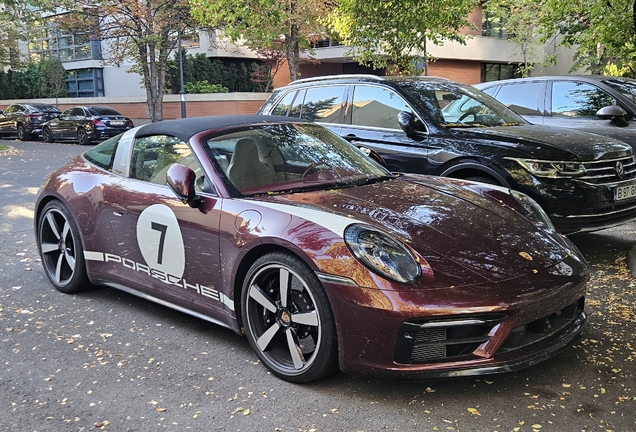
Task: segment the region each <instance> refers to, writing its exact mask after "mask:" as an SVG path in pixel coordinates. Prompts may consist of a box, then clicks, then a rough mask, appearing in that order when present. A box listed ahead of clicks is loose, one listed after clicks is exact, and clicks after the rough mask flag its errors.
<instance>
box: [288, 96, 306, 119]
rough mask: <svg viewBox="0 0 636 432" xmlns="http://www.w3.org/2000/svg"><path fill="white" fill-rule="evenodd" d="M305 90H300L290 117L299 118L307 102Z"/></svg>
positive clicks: (290, 111)
mask: <svg viewBox="0 0 636 432" xmlns="http://www.w3.org/2000/svg"><path fill="white" fill-rule="evenodd" d="M305 93H306V91H305V90H300V91H299V92H298V95H297V96H296V99H294V106H292V107H291V109H290V110H289V117H294V118H299V117H300V110H301V109H302V107H303V101H304V100H305Z"/></svg>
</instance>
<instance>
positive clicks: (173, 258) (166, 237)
mask: <svg viewBox="0 0 636 432" xmlns="http://www.w3.org/2000/svg"><path fill="white" fill-rule="evenodd" d="M137 244H138V245H139V250H140V251H141V255H142V256H143V257H144V260H145V261H146V264H147V265H148V267H150V268H151V269H154V270H159V271H162V272H164V273H166V274H169V275H171V276H174V277H177V278H181V277H183V273H184V271H185V248H184V245H183V237H182V236H181V228H180V227H179V221H178V220H177V217H176V216H175V214H174V212H173V211H172V209H170V207H168V206H167V205H164V204H154V205H151V206H150V207H148V208H146V209H144V211H142V212H141V214H140V215H139V219H138V220H137ZM166 254H168V255H167V256H166V259H165V260H164V259H163V258H164V255H166Z"/></svg>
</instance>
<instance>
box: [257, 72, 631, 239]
mask: <svg viewBox="0 0 636 432" xmlns="http://www.w3.org/2000/svg"><path fill="white" fill-rule="evenodd" d="M259 113H260V114H278V115H284V116H288V117H290V118H303V119H307V120H312V121H315V122H318V123H320V124H322V125H324V126H326V127H328V128H329V129H331V130H332V131H333V132H335V133H337V134H339V135H340V136H341V137H343V138H345V139H347V140H348V141H350V142H352V143H355V144H356V145H357V146H360V147H366V148H370V149H372V150H374V151H376V152H378V153H379V154H380V155H381V156H382V157H383V158H384V159H385V161H386V163H387V166H388V168H389V169H390V170H391V171H401V172H411V173H419V174H433V175H437V176H443V177H454V178H460V179H468V180H476V181H482V182H486V183H491V184H497V185H502V186H505V187H509V188H512V189H514V190H518V191H521V192H524V193H526V194H528V195H529V196H531V197H532V198H533V199H535V200H536V201H537V202H538V203H539V204H540V205H541V207H543V209H544V210H545V211H546V212H547V213H548V214H549V216H550V218H551V219H552V221H553V222H554V224H555V226H556V227H557V229H558V230H559V231H560V232H562V233H565V234H571V233H575V232H584V231H593V230H599V229H603V228H608V227H611V226H615V225H619V224H623V223H626V222H629V221H632V220H634V219H636V163H635V161H634V152H633V150H632V148H631V147H630V146H629V145H627V144H625V143H624V142H621V141H617V140H614V139H611V138H608V137H603V136H599V135H593V134H588V133H584V132H579V131H575V130H572V129H565V128H555V127H547V126H542V125H531V124H529V123H528V122H527V121H525V120H524V119H523V118H521V117H520V116H518V115H517V114H515V113H514V112H513V111H511V110H510V109H509V108H506V107H505V106H504V105H502V104H501V103H499V102H497V101H496V100H494V99H493V98H491V97H490V96H488V95H486V94H485V93H482V92H480V91H479V90H476V89H475V88H474V87H471V86H467V85H462V84H458V83H454V82H452V81H448V80H445V79H443V78H429V77H377V76H373V75H362V76H332V77H319V78H308V79H303V80H298V81H295V82H293V83H291V84H289V85H287V86H285V87H281V88H279V89H277V90H275V91H274V92H273V93H272V95H271V97H270V98H269V99H268V100H267V101H266V102H265V103H264V104H263V106H262V107H261V109H260V110H259Z"/></svg>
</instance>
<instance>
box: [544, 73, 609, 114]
mask: <svg viewBox="0 0 636 432" xmlns="http://www.w3.org/2000/svg"><path fill="white" fill-rule="evenodd" d="M613 104H614V98H612V97H611V96H610V95H608V94H607V93H605V92H604V91H602V90H601V89H599V88H597V87H596V86H593V85H591V84H587V83H577V82H573V81H556V82H553V83H552V115H554V116H566V117H593V118H596V111H598V110H599V109H601V108H603V107H605V106H608V105H613Z"/></svg>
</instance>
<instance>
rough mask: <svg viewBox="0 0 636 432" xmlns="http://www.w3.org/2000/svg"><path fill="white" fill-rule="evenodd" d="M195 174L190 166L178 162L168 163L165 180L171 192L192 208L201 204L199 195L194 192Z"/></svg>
mask: <svg viewBox="0 0 636 432" xmlns="http://www.w3.org/2000/svg"><path fill="white" fill-rule="evenodd" d="M195 180H196V175H195V174H194V171H192V169H191V168H188V167H187V166H185V165H181V164H178V163H175V164H172V165H170V168H168V171H167V172H166V182H167V183H168V186H169V187H170V189H171V190H172V192H173V193H174V194H175V195H176V196H177V198H179V199H180V200H181V202H182V203H184V204H188V205H189V206H190V207H192V208H196V207H199V205H201V197H199V196H198V195H197V194H196V193H195V192H194V182H195Z"/></svg>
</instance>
